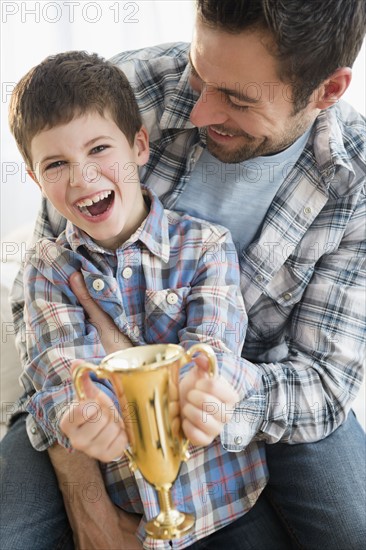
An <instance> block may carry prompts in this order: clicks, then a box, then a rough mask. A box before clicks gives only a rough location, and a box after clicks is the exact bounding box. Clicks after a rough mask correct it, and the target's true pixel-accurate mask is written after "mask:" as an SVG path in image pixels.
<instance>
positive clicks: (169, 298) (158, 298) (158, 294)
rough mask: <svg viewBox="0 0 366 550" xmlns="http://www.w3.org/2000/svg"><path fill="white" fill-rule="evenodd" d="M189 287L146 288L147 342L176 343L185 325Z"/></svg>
mask: <svg viewBox="0 0 366 550" xmlns="http://www.w3.org/2000/svg"><path fill="white" fill-rule="evenodd" d="M190 290H191V289H190V287H182V288H167V289H164V290H146V292H145V327H144V328H145V340H146V342H147V343H159V342H160V343H177V342H178V341H179V338H178V333H179V331H180V330H181V329H182V328H183V327H184V326H185V325H186V321H187V312H186V299H187V296H188V294H189V292H190Z"/></svg>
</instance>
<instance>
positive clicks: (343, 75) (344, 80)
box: [315, 67, 352, 109]
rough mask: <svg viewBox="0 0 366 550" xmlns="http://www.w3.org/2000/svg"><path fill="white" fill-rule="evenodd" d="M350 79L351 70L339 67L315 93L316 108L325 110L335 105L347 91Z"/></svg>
mask: <svg viewBox="0 0 366 550" xmlns="http://www.w3.org/2000/svg"><path fill="white" fill-rule="evenodd" d="M351 79H352V69H350V68H349V67H341V68H340V69H337V70H336V71H335V72H334V73H333V74H332V75H331V76H330V77H329V78H327V79H326V80H325V81H324V82H323V84H321V86H319V88H318V89H317V91H316V94H317V99H316V105H315V106H316V108H317V109H327V108H328V107H331V106H332V105H334V104H335V103H337V102H338V101H339V100H340V98H341V97H342V95H343V94H344V92H345V91H346V90H347V88H348V86H349V85H350V82H351Z"/></svg>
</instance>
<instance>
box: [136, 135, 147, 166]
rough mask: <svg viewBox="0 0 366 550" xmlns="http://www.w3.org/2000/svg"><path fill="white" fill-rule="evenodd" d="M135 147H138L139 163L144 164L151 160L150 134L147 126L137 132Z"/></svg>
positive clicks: (139, 164)
mask: <svg viewBox="0 0 366 550" xmlns="http://www.w3.org/2000/svg"><path fill="white" fill-rule="evenodd" d="M135 147H136V148H137V165H138V166H143V165H144V164H146V163H147V161H148V160H149V154H150V149H149V134H148V132H147V130H146V128H145V126H141V129H140V130H139V131H138V132H137V134H136V137H135Z"/></svg>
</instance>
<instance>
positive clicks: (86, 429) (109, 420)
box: [60, 360, 128, 462]
mask: <svg viewBox="0 0 366 550" xmlns="http://www.w3.org/2000/svg"><path fill="white" fill-rule="evenodd" d="M79 362H80V361H79V360H77V361H74V362H73V368H75V366H76V365H77V364H78V363H79ZM83 386H84V390H85V393H86V395H87V399H84V400H82V401H80V402H77V403H71V404H70V406H69V407H68V409H67V410H66V411H65V413H64V414H63V415H62V418H61V421H60V428H61V430H62V431H63V432H64V434H65V435H66V436H67V437H68V438H69V440H70V443H71V445H72V447H73V448H74V449H77V450H78V451H83V452H84V453H85V454H87V455H88V456H90V457H93V458H96V459H97V460H100V461H102V462H110V461H112V460H116V459H117V458H119V457H120V456H121V455H122V454H123V451H124V450H125V449H126V447H127V446H128V439H127V434H126V431H125V428H124V423H123V420H122V418H121V417H120V415H119V414H118V411H117V410H116V407H115V405H114V403H113V401H112V400H111V399H110V398H109V397H108V396H107V395H106V394H105V393H104V392H102V391H101V390H100V389H99V388H98V387H97V386H96V385H95V384H93V382H92V381H91V380H90V378H89V375H88V373H85V374H84V376H83Z"/></svg>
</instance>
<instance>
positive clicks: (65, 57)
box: [9, 51, 142, 169]
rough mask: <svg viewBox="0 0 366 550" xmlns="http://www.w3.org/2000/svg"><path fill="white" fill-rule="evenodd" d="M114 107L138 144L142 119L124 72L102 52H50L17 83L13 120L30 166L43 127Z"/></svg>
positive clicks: (117, 119)
mask: <svg viewBox="0 0 366 550" xmlns="http://www.w3.org/2000/svg"><path fill="white" fill-rule="evenodd" d="M89 112H97V113H99V114H100V115H101V116H104V115H105V113H106V112H108V113H109V114H110V115H111V117H112V119H113V120H114V122H115V123H116V124H117V126H118V127H119V129H120V130H121V132H123V134H124V135H125V136H126V139H127V141H128V142H129V144H130V145H131V146H132V145H133V143H134V139H135V136H136V133H137V132H138V131H139V130H140V129H141V126H142V120H141V115H140V112H139V109H138V106H137V102H136V99H135V96H134V93H133V91H132V88H131V86H130V84H129V82H128V80H127V78H126V76H125V75H124V73H123V72H122V71H121V70H120V69H119V68H118V67H117V66H116V65H113V64H112V63H110V62H109V61H106V60H105V59H103V58H102V57H100V56H98V55H97V54H88V53H87V52H83V51H70V52H64V53H60V54H57V55H52V56H49V57H47V58H46V59H45V60H44V61H42V63H40V64H39V65H37V66H36V67H34V68H33V69H31V70H30V71H29V72H28V73H27V74H26V75H25V76H24V77H23V78H22V79H21V80H20V81H19V82H18V84H17V85H16V87H15V88H14V91H13V93H12V97H11V101H10V108H9V124H10V129H11V132H12V134H13V135H14V138H15V140H16V142H17V145H18V148H19V150H20V152H21V154H22V156H23V158H24V160H25V162H26V164H27V166H28V167H29V168H31V169H32V168H33V166H32V159H31V155H30V145H31V141H32V139H33V138H34V136H36V135H37V134H38V133H39V132H41V131H42V130H45V129H50V128H53V127H55V126H58V125H60V124H66V123H67V122H70V121H71V120H73V119H74V118H75V117H78V116H81V115H83V114H85V113H89Z"/></svg>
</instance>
